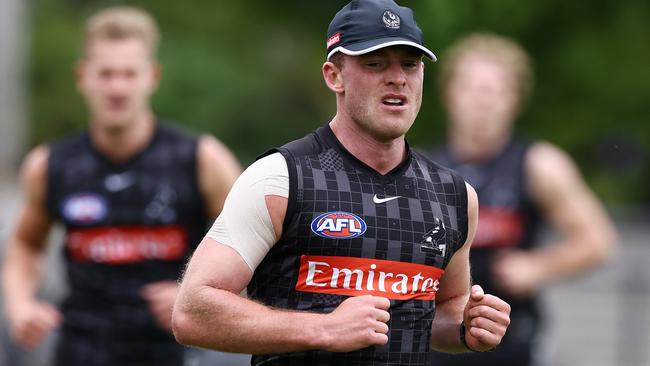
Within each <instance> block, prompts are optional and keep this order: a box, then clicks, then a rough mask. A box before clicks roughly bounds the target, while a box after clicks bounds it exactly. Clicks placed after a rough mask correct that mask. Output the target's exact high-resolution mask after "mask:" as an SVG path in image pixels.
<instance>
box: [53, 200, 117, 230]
mask: <svg viewBox="0 0 650 366" xmlns="http://www.w3.org/2000/svg"><path fill="white" fill-rule="evenodd" d="M62 208H63V210H62V211H63V217H65V218H66V219H67V220H68V221H71V222H74V223H76V224H82V225H89V224H93V223H96V222H98V221H100V220H102V219H103V218H104V217H106V214H107V212H108V206H107V203H106V199H104V197H102V196H100V195H98V194H96V193H90V192H88V193H77V194H74V195H72V196H70V197H68V198H66V199H65V201H64V202H63V207H62Z"/></svg>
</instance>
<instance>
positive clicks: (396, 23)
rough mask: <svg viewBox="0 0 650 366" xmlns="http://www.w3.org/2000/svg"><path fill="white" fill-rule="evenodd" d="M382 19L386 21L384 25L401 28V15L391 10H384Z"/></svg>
mask: <svg viewBox="0 0 650 366" xmlns="http://www.w3.org/2000/svg"><path fill="white" fill-rule="evenodd" d="M381 20H382V21H383V22H384V26H385V27H386V28H390V29H399V27H400V24H401V20H400V19H399V16H398V15H397V14H395V13H393V12H392V11H390V10H386V11H385V12H384V14H383V15H382V16H381Z"/></svg>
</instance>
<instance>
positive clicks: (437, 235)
mask: <svg viewBox="0 0 650 366" xmlns="http://www.w3.org/2000/svg"><path fill="white" fill-rule="evenodd" d="M445 236H446V230H445V223H444V222H442V221H441V220H440V219H439V218H437V217H436V226H435V227H434V228H433V229H431V230H429V231H428V232H427V233H426V234H424V235H423V236H422V243H421V244H422V245H421V246H420V250H422V252H429V253H433V254H435V255H439V256H442V257H444V256H445V253H446V252H447V244H446V243H445V240H444V239H445Z"/></svg>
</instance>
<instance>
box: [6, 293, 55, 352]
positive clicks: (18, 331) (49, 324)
mask: <svg viewBox="0 0 650 366" xmlns="http://www.w3.org/2000/svg"><path fill="white" fill-rule="evenodd" d="M7 310H8V311H7V320H8V321H9V331H10V333H11V337H12V338H13V339H14V341H15V342H16V343H18V344H19V345H20V346H22V347H24V348H26V349H32V348H34V347H36V346H38V345H39V344H40V343H41V342H42V341H43V339H44V338H45V337H46V336H47V335H48V334H49V333H50V332H52V330H54V329H56V328H57V327H58V326H59V325H60V324H61V321H62V319H63V316H62V315H61V313H60V312H59V311H58V310H57V309H56V308H55V307H54V306H52V305H51V304H48V303H46V302H41V301H36V300H32V301H27V302H25V303H22V304H20V305H14V306H12V307H11V309H7Z"/></svg>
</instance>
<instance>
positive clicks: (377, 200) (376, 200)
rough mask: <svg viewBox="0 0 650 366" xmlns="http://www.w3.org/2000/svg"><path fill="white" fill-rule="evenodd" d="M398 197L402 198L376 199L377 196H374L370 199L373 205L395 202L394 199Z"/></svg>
mask: <svg viewBox="0 0 650 366" xmlns="http://www.w3.org/2000/svg"><path fill="white" fill-rule="evenodd" d="M400 197H402V196H395V197H386V198H379V197H377V195H375V196H374V197H372V202H374V203H385V202H388V201H392V200H396V199H398V198H400Z"/></svg>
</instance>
